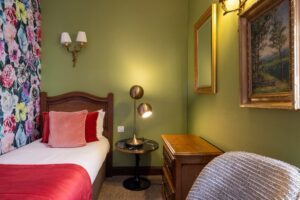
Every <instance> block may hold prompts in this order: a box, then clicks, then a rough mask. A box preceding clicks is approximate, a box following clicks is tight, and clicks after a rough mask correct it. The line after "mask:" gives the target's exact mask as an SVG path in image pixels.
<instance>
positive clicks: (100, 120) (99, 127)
mask: <svg viewBox="0 0 300 200" xmlns="http://www.w3.org/2000/svg"><path fill="white" fill-rule="evenodd" d="M104 116H105V112H104V111H103V110H102V109H101V110H98V118H97V138H98V139H99V138H100V137H101V136H102V133H103V121H104Z"/></svg>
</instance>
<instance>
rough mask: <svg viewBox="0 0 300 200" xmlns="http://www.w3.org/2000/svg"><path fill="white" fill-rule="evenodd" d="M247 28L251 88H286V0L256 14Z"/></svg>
mask: <svg viewBox="0 0 300 200" xmlns="http://www.w3.org/2000/svg"><path fill="white" fill-rule="evenodd" d="M250 28H251V30H250V31H251V40H250V42H251V76H252V79H251V80H252V92H253V93H254V94H266V93H278V92H287V91H289V90H290V85H289V79H290V77H289V65H290V59H289V57H290V49H289V42H290V37H289V36H290V35H289V30H290V22H289V1H288V0H284V1H282V2H281V3H280V4H279V5H277V6H275V7H274V8H272V9H270V10H269V11H268V12H265V13H264V14H263V15H262V16H259V17H258V18H257V19H255V20H254V21H253V22H252V23H251V26H250Z"/></svg>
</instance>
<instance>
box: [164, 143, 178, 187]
mask: <svg viewBox="0 0 300 200" xmlns="http://www.w3.org/2000/svg"><path fill="white" fill-rule="evenodd" d="M163 155H164V167H165V168H166V169H167V170H168V172H169V174H170V176H171V179H172V181H173V183H175V179H176V173H175V170H176V168H175V159H174V157H173V156H172V155H170V154H169V152H168V150H166V149H165V148H164V150H163Z"/></svg>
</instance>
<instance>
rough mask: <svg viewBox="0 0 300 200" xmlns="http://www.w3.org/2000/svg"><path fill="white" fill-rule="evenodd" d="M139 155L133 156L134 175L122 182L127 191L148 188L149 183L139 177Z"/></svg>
mask: <svg viewBox="0 0 300 200" xmlns="http://www.w3.org/2000/svg"><path fill="white" fill-rule="evenodd" d="M139 163H140V155H139V154H135V175H134V177H131V178H128V179H126V180H125V181H124V182H123V186H124V187H125V188H126V189H128V190H134V191H139V190H145V189H147V188H148V187H150V185H151V182H150V181H149V180H148V179H147V178H143V177H140V172H139V168H140V164H139Z"/></svg>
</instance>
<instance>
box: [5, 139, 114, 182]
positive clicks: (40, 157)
mask: <svg viewBox="0 0 300 200" xmlns="http://www.w3.org/2000/svg"><path fill="white" fill-rule="evenodd" d="M108 151H109V142H108V139H107V138H105V137H104V136H101V138H99V141H96V142H90V143H87V145H86V146H83V147H77V148H51V147H48V145H47V144H45V143H41V139H39V140H37V141H34V142H32V143H30V144H28V145H26V146H23V147H21V148H19V149H16V150H14V151H11V152H9V153H7V154H4V155H1V156H0V164H66V163H68V164H69V163H72V164H77V165H80V166H82V167H83V168H84V169H85V170H86V171H87V172H88V174H89V176H90V178H91V182H92V183H93V182H94V180H95V178H96V176H97V174H98V171H99V170H100V168H101V166H102V164H103V162H104V160H105V158H106V155H107V152H108Z"/></svg>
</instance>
